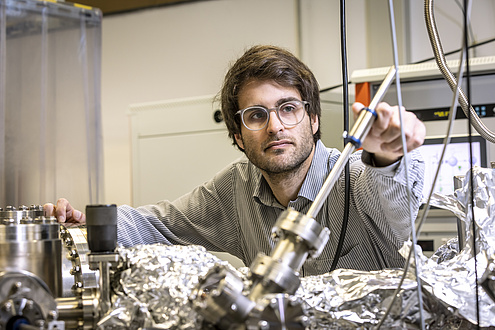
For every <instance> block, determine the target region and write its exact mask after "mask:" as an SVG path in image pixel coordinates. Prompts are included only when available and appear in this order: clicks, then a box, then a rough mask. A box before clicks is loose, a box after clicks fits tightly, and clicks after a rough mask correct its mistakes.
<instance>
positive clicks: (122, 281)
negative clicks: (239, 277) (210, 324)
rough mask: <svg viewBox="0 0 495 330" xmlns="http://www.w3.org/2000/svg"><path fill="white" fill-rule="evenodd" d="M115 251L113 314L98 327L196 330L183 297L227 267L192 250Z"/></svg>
mask: <svg viewBox="0 0 495 330" xmlns="http://www.w3.org/2000/svg"><path fill="white" fill-rule="evenodd" d="M117 251H118V252H119V254H120V256H121V258H122V260H123V262H122V264H121V265H120V266H119V270H118V271H117V273H116V276H115V277H114V279H115V280H116V281H118V282H116V283H114V284H113V286H114V291H115V293H116V295H115V296H114V299H113V301H112V305H113V308H112V309H111V310H110V312H109V313H108V315H106V316H105V317H104V318H102V319H101V320H100V322H99V324H98V326H99V327H101V328H104V329H111V328H119V329H122V328H124V329H138V328H154V329H199V328H201V326H200V324H201V322H202V321H201V318H200V317H199V316H198V315H197V314H196V312H195V311H194V310H193V308H192V305H191V303H190V302H189V300H188V297H189V295H190V294H191V291H192V290H193V289H194V287H195V286H196V285H197V283H198V279H199V277H200V276H203V275H205V274H206V273H207V272H208V270H209V269H210V268H212V267H213V266H214V265H215V264H228V263H227V262H226V261H222V260H220V259H218V258H217V257H216V256H214V255H212V254H211V253H209V252H207V251H206V250H205V249H204V248H203V247H200V246H196V245H192V246H168V245H162V244H156V245H139V246H135V247H131V248H118V249H117ZM230 267H231V266H230ZM234 271H235V270H234Z"/></svg>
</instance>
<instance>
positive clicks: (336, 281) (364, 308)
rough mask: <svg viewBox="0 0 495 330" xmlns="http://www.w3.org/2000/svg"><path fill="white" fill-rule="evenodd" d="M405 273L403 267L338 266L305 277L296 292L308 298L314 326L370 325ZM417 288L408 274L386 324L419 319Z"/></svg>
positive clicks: (399, 324) (400, 325) (403, 325)
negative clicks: (379, 269)
mask: <svg viewBox="0 0 495 330" xmlns="http://www.w3.org/2000/svg"><path fill="white" fill-rule="evenodd" d="M402 275H403V270H400V269H388V270H382V271H371V272H365V271H359V270H352V269H337V270H335V271H333V272H331V273H328V274H324V275H318V276H308V277H304V278H302V279H301V287H300V288H299V290H298V291H297V292H296V296H299V297H301V298H302V299H303V300H304V301H305V302H306V305H305V313H306V314H307V315H308V316H309V319H310V326H309V328H310V329H355V328H363V329H369V328H372V327H373V326H376V325H377V324H378V322H379V321H380V318H381V317H382V316H383V314H384V312H385V310H386V309H387V307H388V305H389V302H390V299H392V296H393V294H394V292H395V289H396V288H397V286H398V284H399V282H400V279H401V277H402ZM416 288H417V284H416V281H415V280H414V278H413V277H412V275H409V274H408V275H407V276H406V278H405V280H404V282H403V284H402V287H401V293H400V297H399V298H398V299H397V300H396V303H395V304H394V307H393V309H392V311H391V313H390V314H389V316H388V318H387V320H386V321H385V322H384V324H383V326H385V327H387V328H388V327H397V328H407V325H411V324H415V323H418V320H419V318H418V317H419V309H418V304H417V294H416Z"/></svg>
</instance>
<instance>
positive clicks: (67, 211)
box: [43, 198, 86, 224]
mask: <svg viewBox="0 0 495 330" xmlns="http://www.w3.org/2000/svg"><path fill="white" fill-rule="evenodd" d="M43 210H44V213H45V216H47V217H48V216H53V217H56V218H57V221H58V222H60V223H65V222H69V223H79V224H84V223H86V216H85V215H84V213H82V212H81V211H79V210H76V209H75V208H73V207H72V205H70V203H69V201H68V200H66V199H65V198H60V199H59V200H58V201H57V204H56V205H53V204H52V203H47V204H45V205H43Z"/></svg>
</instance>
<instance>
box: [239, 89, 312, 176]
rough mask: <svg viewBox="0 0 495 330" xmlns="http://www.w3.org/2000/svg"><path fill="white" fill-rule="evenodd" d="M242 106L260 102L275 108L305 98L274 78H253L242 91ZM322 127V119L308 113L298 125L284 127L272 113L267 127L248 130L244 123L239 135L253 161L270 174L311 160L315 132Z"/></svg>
mask: <svg viewBox="0 0 495 330" xmlns="http://www.w3.org/2000/svg"><path fill="white" fill-rule="evenodd" d="M238 100H239V109H245V108H247V107H250V106H254V105H259V106H263V107H266V108H274V107H276V106H278V105H280V104H282V103H284V102H286V101H290V100H300V101H305V100H301V95H300V94H299V91H298V90H297V89H295V88H291V87H283V86H281V85H279V84H277V83H276V82H274V81H258V80H251V81H249V82H247V83H246V84H245V85H243V86H242V88H241V89H240V91H239V94H238ZM317 130H318V118H317V117H316V116H314V118H312V119H311V118H310V117H309V116H308V114H307V113H306V114H305V116H304V118H303V120H302V122H300V123H299V124H298V125H296V126H284V124H283V123H282V122H280V120H279V119H278V117H277V114H276V113H275V112H274V111H272V112H270V119H269V121H268V124H267V126H266V127H265V128H263V129H261V130H259V131H251V130H248V129H247V128H246V127H244V125H241V134H236V135H235V139H236V141H237V144H238V145H239V146H240V147H241V148H243V149H244V151H245V153H246V156H247V157H248V158H249V160H250V161H251V162H252V163H253V164H254V165H256V166H257V167H259V168H260V169H261V170H263V171H265V172H267V173H269V174H272V173H273V174H275V173H284V172H289V171H292V170H294V169H296V168H298V167H299V166H300V165H301V164H302V163H304V162H305V161H311V159H310V156H311V155H312V152H313V147H314V141H313V134H314V133H315V132H316V131H317Z"/></svg>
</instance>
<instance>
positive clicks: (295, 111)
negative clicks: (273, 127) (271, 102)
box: [236, 100, 309, 131]
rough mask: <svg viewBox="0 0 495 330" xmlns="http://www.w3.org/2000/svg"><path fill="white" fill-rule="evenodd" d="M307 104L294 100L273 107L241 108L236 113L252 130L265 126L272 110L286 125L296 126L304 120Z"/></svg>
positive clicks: (245, 125)
mask: <svg viewBox="0 0 495 330" xmlns="http://www.w3.org/2000/svg"><path fill="white" fill-rule="evenodd" d="M307 104H309V102H306V101H299V100H294V101H289V102H285V103H282V104H281V105H279V106H278V107H275V108H271V109H268V108H265V107H262V106H258V105H257V106H253V107H248V108H246V109H243V110H239V111H237V112H236V115H241V119H242V124H243V125H244V127H246V128H247V129H248V130H251V131H259V130H261V129H263V128H265V127H266V125H267V124H268V121H269V120H270V112H272V111H275V112H276V113H277V117H278V119H279V120H280V122H281V123H282V124H284V125H285V126H296V125H297V124H299V123H300V122H301V121H302V120H303V118H304V114H305V113H306V109H305V106H306V105H307Z"/></svg>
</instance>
